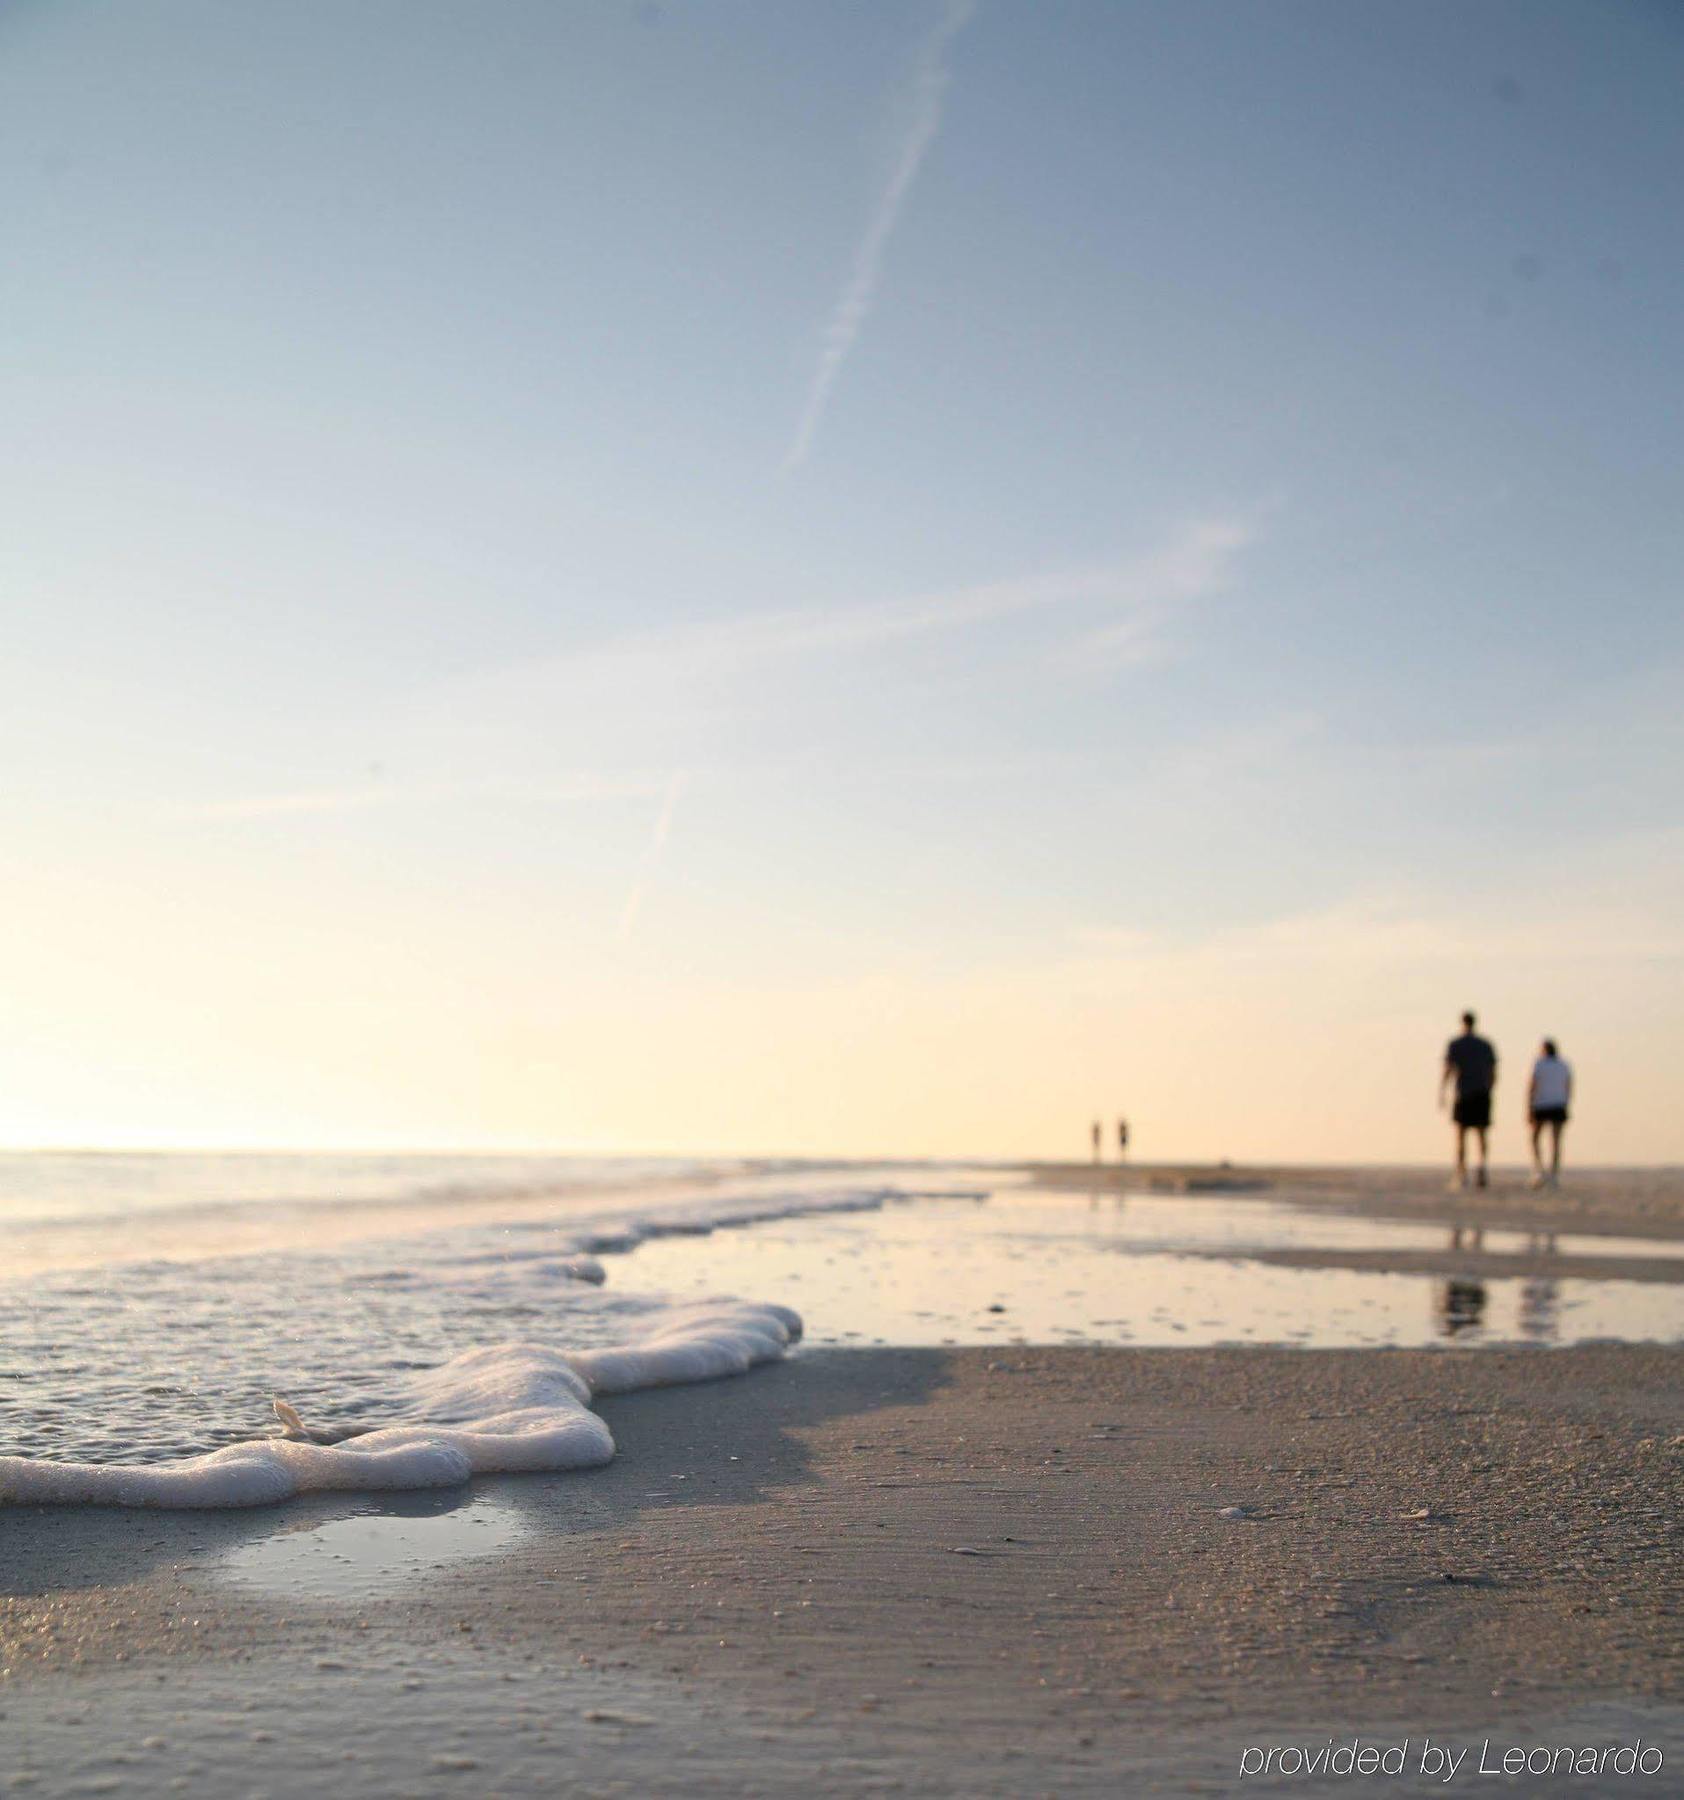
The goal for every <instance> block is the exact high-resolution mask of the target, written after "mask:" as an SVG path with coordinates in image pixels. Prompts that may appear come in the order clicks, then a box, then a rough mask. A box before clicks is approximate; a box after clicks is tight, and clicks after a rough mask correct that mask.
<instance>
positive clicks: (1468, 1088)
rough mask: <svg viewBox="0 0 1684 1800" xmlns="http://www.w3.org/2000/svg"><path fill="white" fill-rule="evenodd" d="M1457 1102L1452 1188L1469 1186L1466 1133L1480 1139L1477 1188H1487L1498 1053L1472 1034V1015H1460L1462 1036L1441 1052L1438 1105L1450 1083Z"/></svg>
mask: <svg viewBox="0 0 1684 1800" xmlns="http://www.w3.org/2000/svg"><path fill="white" fill-rule="evenodd" d="M1452 1082H1454V1083H1455V1085H1456V1102H1455V1107H1454V1110H1453V1112H1452V1114H1451V1116H1452V1117H1453V1118H1454V1119H1455V1121H1456V1173H1455V1176H1454V1177H1453V1178H1452V1180H1451V1184H1450V1185H1451V1186H1452V1187H1453V1188H1462V1187H1466V1186H1467V1185H1468V1133H1469V1132H1470V1131H1471V1132H1473V1133H1475V1134H1476V1136H1477V1137H1478V1139H1479V1169H1478V1172H1477V1173H1476V1174H1475V1176H1474V1183H1475V1185H1476V1186H1478V1187H1487V1186H1489V1185H1490V1176H1489V1174H1488V1173H1487V1170H1488V1168H1489V1166H1490V1157H1489V1153H1488V1134H1489V1132H1490V1129H1491V1094H1492V1091H1493V1089H1495V1087H1496V1085H1497V1052H1496V1051H1495V1050H1494V1049H1493V1048H1492V1047H1491V1045H1490V1044H1489V1043H1488V1042H1487V1041H1486V1040H1485V1039H1484V1038H1482V1037H1481V1036H1480V1035H1479V1034H1478V1033H1477V1032H1476V1031H1475V1030H1474V1016H1473V1014H1472V1013H1471V1012H1465V1013H1463V1014H1462V1035H1461V1036H1460V1037H1458V1038H1452V1039H1451V1040H1450V1043H1449V1045H1448V1046H1447V1047H1446V1049H1445V1052H1444V1073H1443V1075H1442V1077H1441V1078H1440V1080H1439V1084H1438V1103H1439V1105H1440V1106H1443V1104H1444V1101H1445V1096H1446V1095H1447V1093H1448V1092H1449V1090H1450V1085H1451V1083H1452Z"/></svg>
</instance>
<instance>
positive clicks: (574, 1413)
mask: <svg viewBox="0 0 1684 1800" xmlns="http://www.w3.org/2000/svg"><path fill="white" fill-rule="evenodd" d="M3 1160H4V1168H3V1169H0V1259H3V1266H4V1267H5V1268H6V1270H7V1275H6V1277H5V1278H4V1279H0V1498H3V1499H10V1500H14V1501H16V1500H28V1499H39V1500H50V1499H94V1500H119V1501H125V1502H133V1503H150V1504H171V1505H173V1504H236V1503H249V1502H252V1501H257V1500H266V1499H274V1498H283V1497H285V1495H286V1494H288V1493H291V1492H298V1491H303V1490H305V1489H309V1488H318V1487H346V1486H359V1487H426V1486H432V1485H444V1484H448V1483H449V1482H451V1481H460V1480H463V1479H466V1477H467V1475H468V1474H470V1473H472V1472H476V1471H484V1470H493V1469H511V1468H521V1467H525V1468H566V1467H579V1466H585V1465H588V1464H590V1463H592V1462H601V1461H603V1460H605V1459H606V1457H607V1456H609V1455H611V1454H612V1453H613V1445H612V1442H611V1440H609V1438H608V1436H607V1432H606V1428H605V1427H603V1426H602V1424H601V1421H600V1420H599V1419H598V1418H597V1417H596V1415H595V1414H594V1413H592V1412H591V1411H590V1410H589V1400H590V1398H591V1396H592V1395H593V1394H594V1393H598V1392H604V1391H610V1392H612V1391H621V1390H623V1389H625V1388H627V1387H636V1386H644V1385H651V1384H654V1383H658V1382H675V1381H693V1380H701V1379H706V1378H709V1377H712V1376H717V1375H723V1374H731V1373H738V1372H741V1371H742V1370H745V1369H747V1368H748V1367H750V1366H752V1364H753V1363H755V1362H757V1361H762V1360H765V1359H767V1358H769V1357H772V1356H777V1355H781V1354H783V1352H784V1350H785V1349H786V1348H787V1347H788V1346H789V1344H791V1343H792V1342H794V1341H795V1340H796V1339H797V1338H798V1337H799V1335H800V1329H801V1327H800V1320H799V1318H798V1316H797V1315H796V1314H794V1313H793V1312H790V1311H789V1310H788V1309H786V1308H782V1307H779V1306H777V1305H776V1304H770V1303H755V1302H752V1301H745V1300H743V1299H740V1298H736V1297H731V1296H726V1297H714V1298H708V1299H702V1300H695V1299H690V1298H686V1299H685V1300H684V1301H682V1302H679V1301H674V1300H673V1299H671V1298H670V1297H668V1296H664V1295H662V1294H660V1293H656V1292H648V1291H637V1290H635V1289H633V1290H625V1291H622V1290H621V1289H619V1288H617V1287H616V1286H614V1285H612V1284H608V1283H606V1282H605V1279H604V1277H605V1266H604V1262H603V1260H602V1259H603V1258H604V1257H607V1258H609V1259H610V1260H611V1261H613V1262H614V1263H616V1264H617V1265H619V1266H621V1267H623V1266H625V1253H626V1252H628V1251H630V1250H632V1249H633V1248H634V1247H635V1246H636V1245H638V1244H639V1243H641V1242H643V1241H644V1240H646V1239H649V1238H653V1237H658V1236H660V1235H663V1234H668V1233H671V1234H678V1235H681V1236H683V1237H685V1238H687V1239H689V1238H695V1237H698V1236H701V1235H704V1234H706V1233H709V1232H712V1231H716V1230H721V1229H728V1228H733V1227H737V1228H740V1227H742V1226H744V1225H746V1224H748V1223H750V1222H752V1221H755V1220H758V1219H763V1218H767V1217H775V1216H790V1215H793V1214H796V1213H802V1212H811V1211H815V1210H833V1209H852V1208H875V1207H877V1206H880V1205H881V1204H882V1203H883V1201H884V1200H885V1198H887V1197H889V1196H890V1195H891V1194H892V1192H893V1191H894V1190H892V1189H889V1188H886V1187H884V1186H883V1185H881V1184H880V1183H879V1184H874V1183H872V1182H871V1181H870V1180H869V1179H866V1178H864V1177H863V1176H862V1173H861V1172H858V1171H843V1170H836V1169H831V1170H824V1169H816V1168H806V1169H803V1170H799V1171H798V1170H796V1169H795V1168H792V1167H787V1166H786V1167H783V1168H773V1167H768V1166H766V1165H761V1164H749V1163H719V1162H715V1163H708V1164H700V1163H672V1162H665V1163H650V1162H644V1161H639V1162H630V1161H628V1162H613V1163H605V1162H602V1161H599V1160H585V1159H571V1158H430V1157H410V1158H402V1157H380V1158H373V1157H371V1158H346V1157H293V1158H287V1157H210V1156H206V1157H194V1156H155V1157H146V1156H131V1157H114V1158H101V1157H76V1158H57V1157H41V1158H30V1157H9V1158H6V1159H3ZM277 1402H279V1405H278V1406H277Z"/></svg>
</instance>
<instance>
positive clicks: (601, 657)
mask: <svg viewBox="0 0 1684 1800" xmlns="http://www.w3.org/2000/svg"><path fill="white" fill-rule="evenodd" d="M1252 537H1253V530H1252V527H1251V526H1250V525H1249V524H1248V523H1246V522H1245V521H1243V520H1241V519H1238V518H1209V519H1200V520H1195V521H1194V522H1193V523H1192V524H1190V525H1187V526H1185V527H1183V528H1182V529H1181V530H1179V531H1177V532H1175V533H1173V534H1172V535H1171V536H1170V537H1169V538H1168V539H1167V540H1166V542H1165V543H1163V544H1162V545H1160V546H1159V547H1158V548H1157V549H1155V550H1152V551H1150V552H1148V553H1147V554H1145V555H1143V556H1138V557H1132V558H1124V559H1121V560H1119V561H1117V562H1113V563H1106V564H1102V565H1100V566H1098V567H1094V568H1087V569H1070V570H1055V571H1052V572H1049V573H1046V574H1039V575H1028V576H1018V577H1013V578H1011V579H1008V580H1004V581H993V582H982V583H978V584H976V585H973V586H969V587H961V588H950V589H946V590H938V591H936V592H934V593H927V594H913V595H909V596H906V597H904V598H902V599H898V600H881V601H868V602H865V603H863V604H860V605H853V606H834V607H825V608H817V607H814V608H806V609H792V610H790V611H787V612H760V613H739V614H737V615H736V616H735V617H732V618H725V619H710V620H704V621H702V622H699V623H695V624H682V625H675V626H669V627H666V628H664V629H657V630H650V631H641V632H630V633H627V634H625V635H624V636H622V637H618V638H613V639H610V640H609V641H608V642H607V643H605V644H601V645H598V646H595V647H594V648H592V649H589V650H584V651H581V652H579V653H577V654H576V655H574V656H570V657H566V658H563V659H561V660H560V661H559V662H555V663H551V664H548V665H540V666H537V667H535V668H533V667H529V668H528V670H527V671H525V672H524V674H525V677H526V678H528V679H530V678H532V677H534V676H536V677H537V678H538V680H539V682H540V685H542V683H543V678H544V671H545V668H546V667H547V669H548V670H549V671H550V672H551V673H552V674H558V673H562V672H563V671H565V672H566V673H568V674H570V675H574V676H579V677H585V676H588V677H589V678H590V682H591V684H592V685H593V686H594V685H595V684H596V683H597V682H598V681H599V680H600V681H624V682H626V683H631V684H642V683H645V682H649V681H653V680H655V679H657V678H659V677H662V676H664V677H665V679H666V681H667V682H669V683H670V682H671V681H672V680H674V679H682V678H684V677H694V676H700V675H706V674H708V673H710V672H718V673H722V674H723V673H733V672H742V671H744V670H746V669H748V668H749V667H751V666H752V665H756V664H759V663H763V662H766V661H772V660H794V659H799V658H802V657H813V656H826V655H835V654H842V653H846V652H849V651H869V650H874V649H878V648H880V647H882V646H884V645H888V644H893V643H896V642H898V641H901V640H903V639H910V638H916V637H922V636H933V635H936V634H939V633H942V632H951V631H960V630H963V629H965V628H966V627H968V626H973V625H982V624H986V623H988V622H990V621H992V620H997V619H1004V618H1009V617H1012V616H1014V615H1017V614H1023V613H1031V612H1043V611H1054V610H1058V609H1062V608H1070V609H1078V608H1080V609H1082V610H1083V611H1084V612H1085V613H1087V614H1089V615H1090V616H1091V615H1093V614H1095V613H1097V614H1100V615H1102V616H1103V619H1104V623H1103V624H1100V625H1096V626H1093V627H1091V629H1090V631H1089V633H1088V634H1087V635H1085V636H1084V637H1082V638H1081V639H1079V640H1078V641H1077V642H1078V648H1079V647H1081V646H1083V645H1086V646H1090V647H1092V648H1093V649H1094V650H1095V652H1096V653H1097V652H1099V651H1100V650H1102V649H1103V648H1104V647H1105V645H1106V644H1107V643H1110V644H1111V645H1112V646H1113V647H1114V648H1115V647H1118V646H1120V645H1121V644H1122V643H1123V642H1124V641H1125V639H1126V637H1127V635H1128V634H1129V633H1130V632H1131V631H1135V630H1139V629H1141V628H1142V625H1143V623H1149V624H1152V625H1154V626H1155V625H1156V624H1157V623H1158V622H1160V621H1161V619H1162V618H1163V616H1164V615H1165V614H1166V613H1167V612H1168V611H1169V609H1170V608H1171V607H1172V605H1173V604H1174V603H1175V602H1178V601H1186V600H1189V599H1195V598H1197V597H1198V596H1200V595H1201V594H1207V593H1211V592H1213V591H1215V590H1216V589H1218V588H1220V587H1221V586H1223V585H1224V584H1225V583H1226V582H1227V581H1228V579H1229V578H1230V576H1231V574H1232V566H1233V561H1234V558H1235V557H1236V556H1237V555H1238V553H1239V552H1240V550H1241V549H1243V548H1244V546H1245V545H1247V544H1248V543H1250V542H1251V541H1252Z"/></svg>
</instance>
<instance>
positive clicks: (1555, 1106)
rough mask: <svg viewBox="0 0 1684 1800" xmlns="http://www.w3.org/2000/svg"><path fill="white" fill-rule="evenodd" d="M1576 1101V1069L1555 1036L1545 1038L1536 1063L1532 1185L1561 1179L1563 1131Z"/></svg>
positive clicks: (1533, 1075) (1534, 1064)
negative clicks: (1546, 1161)
mask: <svg viewBox="0 0 1684 1800" xmlns="http://www.w3.org/2000/svg"><path fill="white" fill-rule="evenodd" d="M1572 1104H1573V1070H1572V1066H1571V1065H1570V1064H1569V1063H1568V1062H1567V1061H1566V1060H1565V1059H1564V1058H1563V1056H1562V1055H1561V1053H1560V1051H1558V1050H1557V1049H1556V1047H1555V1039H1554V1038H1545V1039H1544V1046H1543V1051H1542V1053H1541V1054H1540V1056H1539V1057H1538V1060H1537V1061H1536V1062H1535V1063H1533V1065H1532V1093H1531V1099H1530V1112H1531V1118H1532V1185H1533V1187H1542V1186H1543V1185H1544V1183H1545V1182H1546V1181H1547V1182H1548V1183H1549V1185H1550V1186H1551V1187H1554V1186H1555V1185H1556V1183H1557V1182H1559V1181H1560V1180H1561V1133H1562V1129H1563V1128H1564V1127H1565V1125H1566V1123H1567V1109H1568V1108H1569V1107H1570V1106H1571V1105H1572ZM1546 1126H1547V1127H1548V1129H1549V1133H1550V1166H1549V1173H1548V1175H1546V1174H1545V1173H1544V1130H1545V1127H1546Z"/></svg>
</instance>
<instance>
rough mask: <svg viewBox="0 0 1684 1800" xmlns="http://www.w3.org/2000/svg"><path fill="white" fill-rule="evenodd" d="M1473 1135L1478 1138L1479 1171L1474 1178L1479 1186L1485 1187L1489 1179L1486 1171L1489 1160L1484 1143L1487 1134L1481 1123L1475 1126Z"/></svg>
mask: <svg viewBox="0 0 1684 1800" xmlns="http://www.w3.org/2000/svg"><path fill="white" fill-rule="evenodd" d="M1475 1135H1476V1136H1477V1137H1478V1138H1479V1173H1478V1175H1477V1176H1475V1177H1474V1179H1475V1181H1476V1182H1477V1183H1478V1185H1479V1186H1480V1187H1486V1186H1488V1185H1489V1183H1490V1179H1491V1178H1490V1176H1489V1174H1488V1173H1487V1172H1486V1171H1487V1169H1488V1167H1489V1165H1490V1161H1491V1157H1490V1152H1489V1148H1488V1146H1487V1143H1486V1138H1487V1135H1488V1134H1487V1132H1486V1129H1485V1127H1484V1126H1483V1125H1481V1126H1479V1127H1478V1128H1477V1130H1476V1133H1475Z"/></svg>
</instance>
